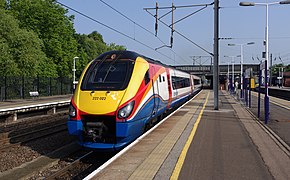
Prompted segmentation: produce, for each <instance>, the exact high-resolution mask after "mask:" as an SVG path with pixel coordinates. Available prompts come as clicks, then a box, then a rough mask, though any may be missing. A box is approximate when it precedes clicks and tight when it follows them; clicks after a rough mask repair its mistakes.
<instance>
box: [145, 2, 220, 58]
mask: <svg viewBox="0 0 290 180" xmlns="http://www.w3.org/2000/svg"><path fill="white" fill-rule="evenodd" d="M209 5H213V3H211V4H201V5H188V6H174V8H183V7H195V6H205V8H206V7H208V6H209ZM172 7H173V6H172ZM172 7H158V9H168V8H172ZM205 8H201V9H200V10H198V11H196V12H195V13H197V12H200V11H201V10H203V9H205ZM154 9H157V8H144V10H145V11H146V12H148V13H149V14H150V15H151V16H153V17H155V18H156V16H155V15H154V14H152V13H151V12H150V11H148V10H154ZM170 12H172V10H171V11H170ZM195 13H191V14H190V15H188V16H186V17H189V16H191V15H193V14H195ZM166 14H168V13H166ZM161 17H164V15H163V16H161ZM161 17H160V18H156V19H157V20H158V21H160V22H161V23H162V24H163V25H165V26H167V27H169V28H171V25H167V24H166V23H165V22H164V21H162V20H161ZM183 19H184V18H182V20H183ZM178 22H179V21H178ZM172 25H173V23H172ZM174 32H175V33H177V34H178V35H180V36H181V37H183V38H184V39H186V40H187V41H189V42H190V43H192V44H194V45H195V46H196V47H198V48H200V49H201V50H203V51H204V52H206V53H207V54H209V55H211V56H214V54H213V53H212V52H209V51H208V50H206V49H205V48H203V47H201V46H200V45H198V44H197V43H195V42H194V41H192V40H191V39H189V38H188V37H186V36H185V35H183V34H182V33H180V32H178V31H177V30H176V29H175V30H174Z"/></svg>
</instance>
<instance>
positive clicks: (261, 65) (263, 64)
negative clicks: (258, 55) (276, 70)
mask: <svg viewBox="0 0 290 180" xmlns="http://www.w3.org/2000/svg"><path fill="white" fill-rule="evenodd" d="M262 69H265V61H263V62H261V64H260V70H262Z"/></svg>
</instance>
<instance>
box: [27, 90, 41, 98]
mask: <svg viewBox="0 0 290 180" xmlns="http://www.w3.org/2000/svg"><path fill="white" fill-rule="evenodd" d="M29 95H30V97H38V96H39V93H38V91H30V92H29Z"/></svg>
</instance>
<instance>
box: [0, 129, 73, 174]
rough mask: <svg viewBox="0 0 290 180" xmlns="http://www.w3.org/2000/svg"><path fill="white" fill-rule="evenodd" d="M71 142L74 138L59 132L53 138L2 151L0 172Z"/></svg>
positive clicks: (49, 137) (0, 154)
mask: <svg viewBox="0 0 290 180" xmlns="http://www.w3.org/2000/svg"><path fill="white" fill-rule="evenodd" d="M73 141H75V138H74V137H72V136H69V135H68V133H67V132H60V133H57V134H55V135H53V136H48V137H45V138H41V139H38V140H36V141H33V142H29V143H24V144H22V145H19V146H13V147H11V148H8V149H5V150H2V152H1V153H0V172H4V171H7V170H9V169H12V168H14V167H18V166H20V165H22V164H24V163H26V162H30V161H32V160H33V159H36V158H38V157H39V156H41V155H45V154H48V153H50V152H52V151H54V150H56V149H58V148H60V147H62V146H65V145H67V144H69V143H71V142H73Z"/></svg>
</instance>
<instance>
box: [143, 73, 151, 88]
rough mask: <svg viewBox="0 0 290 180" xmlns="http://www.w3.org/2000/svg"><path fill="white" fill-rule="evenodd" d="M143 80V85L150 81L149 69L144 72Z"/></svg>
mask: <svg viewBox="0 0 290 180" xmlns="http://www.w3.org/2000/svg"><path fill="white" fill-rule="evenodd" d="M144 81H145V85H147V84H148V83H149V82H150V75H149V70H147V72H146V73H145V76H144Z"/></svg>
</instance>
